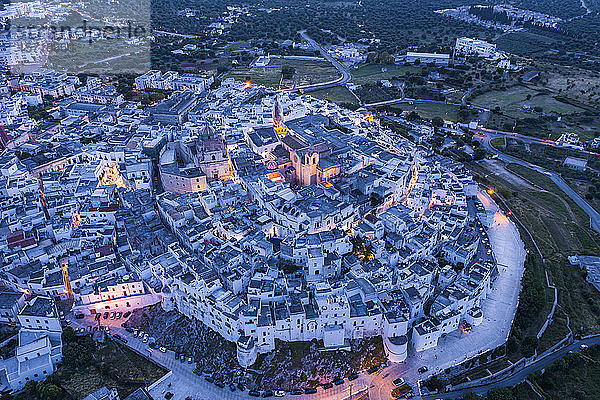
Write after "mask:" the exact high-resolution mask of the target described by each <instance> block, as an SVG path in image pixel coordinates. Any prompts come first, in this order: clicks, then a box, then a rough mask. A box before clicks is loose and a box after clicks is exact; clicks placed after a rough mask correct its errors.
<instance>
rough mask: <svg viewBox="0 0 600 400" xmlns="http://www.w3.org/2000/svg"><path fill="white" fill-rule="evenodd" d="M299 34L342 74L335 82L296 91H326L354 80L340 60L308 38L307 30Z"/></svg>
mask: <svg viewBox="0 0 600 400" xmlns="http://www.w3.org/2000/svg"><path fill="white" fill-rule="evenodd" d="M298 33H299V34H300V36H302V39H304V40H306V41H307V42H308V43H310V45H311V46H312V48H313V49H315V50H318V51H319V53H321V56H323V58H324V59H326V60H327V61H329V62H330V63H331V64H332V65H333V66H334V67H335V69H337V70H338V72H339V73H340V77H339V78H338V79H336V80H334V81H329V82H323V83H316V84H314V85H305V86H297V87H295V88H294V89H303V90H306V89H310V90H317V89H326V88H329V87H333V86H337V85H345V84H346V83H348V82H349V81H350V79H351V78H352V76H351V75H350V72H348V70H347V69H346V68H344V66H343V65H342V64H340V62H339V61H338V60H336V59H335V58H333V57H331V55H330V54H329V53H328V52H327V50H325V49H324V48H323V47H322V46H321V45H320V44H319V43H317V42H316V41H315V40H314V39H312V38H311V37H310V36H308V35H307V34H306V30H302V31H299V32H298Z"/></svg>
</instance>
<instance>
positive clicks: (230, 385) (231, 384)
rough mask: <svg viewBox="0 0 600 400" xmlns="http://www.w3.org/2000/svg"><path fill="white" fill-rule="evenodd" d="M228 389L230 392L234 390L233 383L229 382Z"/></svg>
mask: <svg viewBox="0 0 600 400" xmlns="http://www.w3.org/2000/svg"><path fill="white" fill-rule="evenodd" d="M229 390H231V391H232V392H235V385H234V384H233V383H230V384H229Z"/></svg>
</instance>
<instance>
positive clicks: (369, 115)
mask: <svg viewBox="0 0 600 400" xmlns="http://www.w3.org/2000/svg"><path fill="white" fill-rule="evenodd" d="M365 119H366V120H367V121H369V122H373V119H374V118H373V114H371V113H366V114H365Z"/></svg>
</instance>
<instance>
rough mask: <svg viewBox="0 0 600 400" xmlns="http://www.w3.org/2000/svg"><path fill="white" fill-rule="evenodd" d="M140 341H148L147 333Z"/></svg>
mask: <svg viewBox="0 0 600 400" xmlns="http://www.w3.org/2000/svg"><path fill="white" fill-rule="evenodd" d="M142 342H144V343H148V335H146V336H144V338H143V339H142Z"/></svg>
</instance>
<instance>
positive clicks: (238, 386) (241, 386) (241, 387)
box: [237, 383, 246, 392]
mask: <svg viewBox="0 0 600 400" xmlns="http://www.w3.org/2000/svg"><path fill="white" fill-rule="evenodd" d="M237 388H238V390H241V391H242V392H243V391H244V390H246V387H245V386H244V384H242V383H238V384H237Z"/></svg>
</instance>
